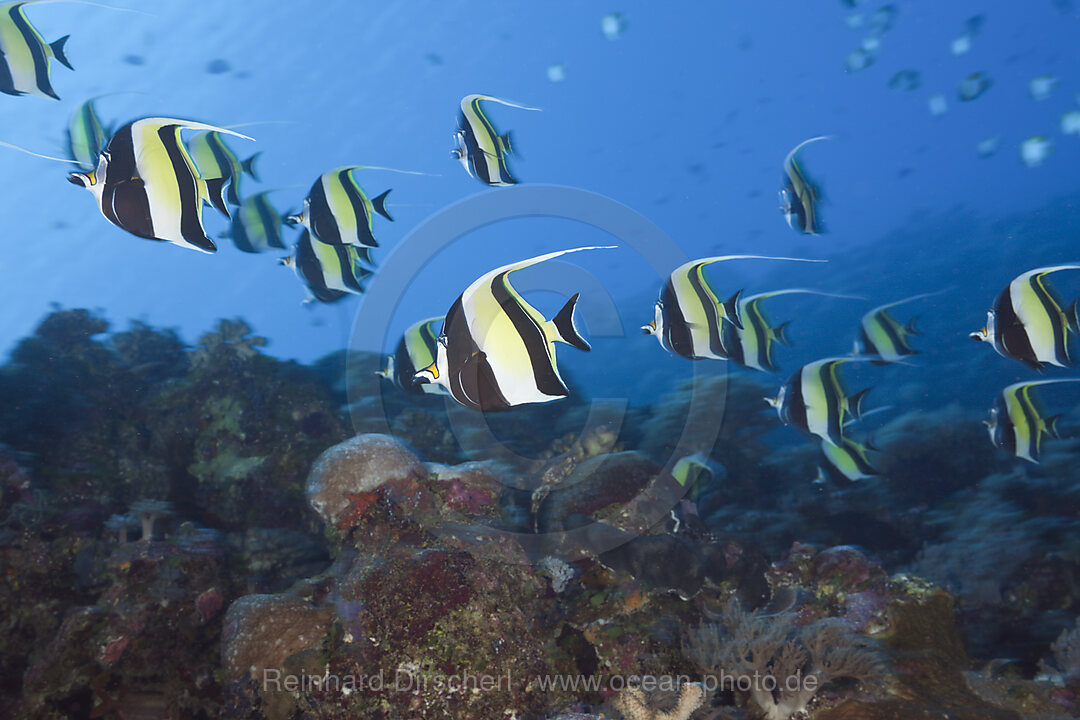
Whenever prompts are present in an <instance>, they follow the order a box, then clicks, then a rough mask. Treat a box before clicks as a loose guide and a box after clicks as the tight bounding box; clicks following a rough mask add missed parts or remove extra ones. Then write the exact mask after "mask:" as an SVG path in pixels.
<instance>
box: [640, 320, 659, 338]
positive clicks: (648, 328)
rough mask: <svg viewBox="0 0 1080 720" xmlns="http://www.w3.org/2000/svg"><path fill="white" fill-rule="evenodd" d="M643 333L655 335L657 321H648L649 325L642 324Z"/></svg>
mask: <svg viewBox="0 0 1080 720" xmlns="http://www.w3.org/2000/svg"><path fill="white" fill-rule="evenodd" d="M641 334H642V335H655V334H656V323H655V322H651V323H648V324H647V325H642V326H641Z"/></svg>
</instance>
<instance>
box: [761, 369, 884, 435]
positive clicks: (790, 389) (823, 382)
mask: <svg viewBox="0 0 1080 720" xmlns="http://www.w3.org/2000/svg"><path fill="white" fill-rule="evenodd" d="M869 360H870V358H854V357H838V358H824V359H822V360H815V361H814V362H812V363H808V364H806V365H803V366H802V367H801V368H799V369H798V370H797V371H796V372H795V374H794V375H792V376H791V378H790V379H788V381H787V382H786V383H784V385H783V386H782V387H781V388H780V392H779V393H778V394H777V395H776V397H774V398H765V402H767V403H768V404H769V405H770V406H772V407H774V408H776V411H777V414H778V415H779V416H780V421H781V422H782V423H784V424H785V425H790V426H791V427H794V428H798V429H799V430H802V431H803V432H807V433H809V434H811V435H816V436H817V437H819V438H821V439H822V440H825V441H826V442H828V443H831V444H833V445H837V446H839V445H840V444H841V443H842V441H843V430H844V426H845V425H847V424H848V423H849V422H850V421H851V420H852V419H858V418H859V417H861V416H862V415H863V408H862V404H863V400H864V399H865V398H866V394H867V393H869V392H870V390H871V388H866V389H865V390H861V391H859V392H857V393H855V394H854V395H849V394H848V393H847V392H846V391H845V390H844V386H843V384H842V383H841V381H840V375H839V367H840V365H842V364H844V363H849V362H860V361H869Z"/></svg>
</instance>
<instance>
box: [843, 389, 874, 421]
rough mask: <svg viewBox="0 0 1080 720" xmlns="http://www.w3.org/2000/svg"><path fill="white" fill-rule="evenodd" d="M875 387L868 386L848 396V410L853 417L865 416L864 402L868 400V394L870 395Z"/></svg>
mask: <svg viewBox="0 0 1080 720" xmlns="http://www.w3.org/2000/svg"><path fill="white" fill-rule="evenodd" d="M873 389H874V388H872V387H868V388H866V389H865V390H860V391H859V392H857V393H855V394H854V395H852V396H851V397H850V398H848V411H849V412H850V413H851V416H852V417H853V418H861V417H862V416H863V403H864V402H865V401H866V396H867V395H869V394H870V391H871V390H873Z"/></svg>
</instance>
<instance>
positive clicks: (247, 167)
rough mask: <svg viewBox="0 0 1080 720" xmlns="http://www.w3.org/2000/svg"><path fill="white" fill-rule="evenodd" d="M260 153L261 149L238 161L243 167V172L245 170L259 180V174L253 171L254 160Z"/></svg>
mask: <svg viewBox="0 0 1080 720" xmlns="http://www.w3.org/2000/svg"><path fill="white" fill-rule="evenodd" d="M260 155H262V151H261V150H260V151H259V152H257V153H255V154H254V155H252V156H251V157H249V158H248V159H247V160H245V161H243V162H242V163H240V167H241V168H243V170H244V172H246V173H247V174H248V175H250V176H251V177H252V178H254V179H255V180H259V174H258V173H257V172H256V171H255V161H256V160H258V159H259V156H260ZM260 182H261V181H260Z"/></svg>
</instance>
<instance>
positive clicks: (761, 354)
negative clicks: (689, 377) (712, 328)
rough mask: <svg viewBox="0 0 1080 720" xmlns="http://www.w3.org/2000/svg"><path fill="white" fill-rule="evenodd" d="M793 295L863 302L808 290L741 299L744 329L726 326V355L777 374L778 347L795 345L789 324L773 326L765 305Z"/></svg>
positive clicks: (722, 331) (736, 361)
mask: <svg viewBox="0 0 1080 720" xmlns="http://www.w3.org/2000/svg"><path fill="white" fill-rule="evenodd" d="M793 294H803V295H819V296H822V297H828V298H841V299H845V300H859V299H861V298H856V297H853V296H851V295H836V294H833V293H827V292H821V291H818V290H808V289H805V288H786V289H784V290H773V291H771V292H764V293H758V294H757V295H751V296H750V297H745V298H740V299H739V301H738V312H739V317H740V318H741V320H742V327H741V328H740V327H738V326H736V325H735V324H733V323H722V328H721V342H722V343H723V346H724V351H725V352H726V353H727V354H728V358H729V359H730V360H731V361H732V362H734V363H736V364H737V365H741V366H743V367H745V368H750V369H751V370H760V371H761V372H775V371H776V370H777V366H776V358H775V357H774V350H775V348H776V344H777V343H780V344H782V345H790V344H791V343H790V342H789V341H788V339H787V333H786V330H787V326H788V323H787V322H782V323H780V324H779V325H773V324H772V323H771V322H770V321H769V319H768V317H767V316H766V315H765V309H764V308H763V307H761V303H762V301H764V300H767V299H768V298H773V297H779V296H781V295H793Z"/></svg>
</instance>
